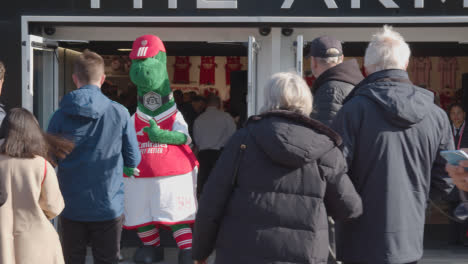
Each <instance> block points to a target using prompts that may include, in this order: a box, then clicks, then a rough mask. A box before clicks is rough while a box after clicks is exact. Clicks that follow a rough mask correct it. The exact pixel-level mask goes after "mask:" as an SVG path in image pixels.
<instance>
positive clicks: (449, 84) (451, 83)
mask: <svg viewBox="0 0 468 264" xmlns="http://www.w3.org/2000/svg"><path fill="white" fill-rule="evenodd" d="M438 70H439V72H440V88H441V89H443V88H449V89H453V90H455V89H456V86H457V71H458V62H457V58H455V57H442V58H440V59H439V67H438Z"/></svg>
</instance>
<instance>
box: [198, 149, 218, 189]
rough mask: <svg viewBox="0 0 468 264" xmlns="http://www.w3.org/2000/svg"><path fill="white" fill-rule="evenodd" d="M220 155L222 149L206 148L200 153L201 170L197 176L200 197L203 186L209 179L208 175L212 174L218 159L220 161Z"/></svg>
mask: <svg viewBox="0 0 468 264" xmlns="http://www.w3.org/2000/svg"><path fill="white" fill-rule="evenodd" d="M219 155H221V151H220V150H216V149H205V150H201V151H200V152H199V153H198V162H199V163H200V171H199V172H198V178H197V196H198V197H200V194H201V192H202V190H203V186H204V185H205V183H206V181H207V180H208V176H210V173H211V170H212V169H213V168H214V166H215V164H216V161H218V158H219Z"/></svg>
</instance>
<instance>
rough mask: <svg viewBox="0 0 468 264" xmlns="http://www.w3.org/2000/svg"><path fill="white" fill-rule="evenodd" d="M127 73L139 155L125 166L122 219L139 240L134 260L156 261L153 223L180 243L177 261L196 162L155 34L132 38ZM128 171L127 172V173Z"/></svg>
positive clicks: (184, 259) (190, 209)
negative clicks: (134, 97)
mask: <svg viewBox="0 0 468 264" xmlns="http://www.w3.org/2000/svg"><path fill="white" fill-rule="evenodd" d="M130 58H131V59H132V66H131V68H130V78H131V80H132V82H133V83H134V84H135V85H136V86H137V88H138V89H137V92H138V109H137V112H136V113H135V115H134V116H133V117H132V118H133V120H134V124H135V130H136V132H137V139H138V144H139V147H140V151H141V155H142V160H141V163H140V165H138V168H137V170H135V171H136V173H135V172H134V171H130V170H128V169H126V170H125V175H124V176H125V178H124V184H125V224H124V228H127V229H137V233H138V236H139V237H140V239H141V241H142V242H143V244H144V245H145V247H143V248H142V249H140V250H139V251H137V252H136V254H135V257H134V260H135V262H137V263H151V262H155V261H160V260H161V259H160V258H159V257H158V256H155V254H156V253H155V251H154V247H159V246H160V243H161V241H160V237H159V229H160V228H167V229H171V230H172V232H173V236H174V239H175V240H176V242H177V245H178V246H179V248H180V249H181V251H180V254H179V263H181V264H185V263H192V260H191V248H192V230H191V228H190V224H192V223H194V221H195V213H196V208H197V205H196V196H195V186H194V183H196V181H197V180H196V178H197V168H198V162H197V160H196V158H195V155H194V154H193V153H192V151H191V149H190V147H189V146H188V144H190V142H191V138H190V136H189V133H188V127H187V124H186V123H185V120H184V118H183V117H182V114H181V113H180V112H179V111H178V110H177V108H176V105H175V102H174V99H173V98H172V92H171V89H170V83H169V77H168V74H167V69H166V49H165V47H164V44H163V42H162V41H161V40H160V39H159V38H158V37H156V36H153V35H145V36H142V37H139V38H138V39H137V40H135V42H134V43H133V49H132V52H131V53H130ZM128 176H129V177H128Z"/></svg>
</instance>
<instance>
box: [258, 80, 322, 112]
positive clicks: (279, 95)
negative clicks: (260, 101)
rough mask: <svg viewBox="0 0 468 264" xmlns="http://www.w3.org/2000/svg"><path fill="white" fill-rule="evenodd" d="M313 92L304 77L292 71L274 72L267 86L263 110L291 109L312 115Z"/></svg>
mask: <svg viewBox="0 0 468 264" xmlns="http://www.w3.org/2000/svg"><path fill="white" fill-rule="evenodd" d="M312 100H313V98H312V93H311V92H310V89H309V86H307V83H306V82H305V81H304V79H303V78H302V77H301V76H299V75H297V74H296V73H292V72H280V73H276V74H274V75H273V76H272V77H271V79H270V80H269V81H268V83H267V85H266V86H265V106H264V107H263V109H262V112H268V111H271V110H278V109H282V110H290V111H294V112H298V113H301V114H303V115H306V116H308V115H310V113H311V112H312Z"/></svg>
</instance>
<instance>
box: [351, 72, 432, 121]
mask: <svg viewBox="0 0 468 264" xmlns="http://www.w3.org/2000/svg"><path fill="white" fill-rule="evenodd" d="M355 96H365V97H367V98H369V99H370V100H372V101H373V102H375V103H377V104H378V105H379V106H381V107H382V108H383V109H384V111H385V118H386V119H387V120H388V121H390V122H391V123H392V124H393V125H395V126H398V127H410V126H412V125H414V124H417V123H419V122H421V120H423V119H424V117H425V116H426V114H427V113H428V112H429V109H430V107H431V106H432V105H433V104H434V94H433V93H431V92H430V91H427V90H425V89H423V88H419V87H417V86H415V85H413V84H412V83H411V81H410V80H409V77H408V73H407V72H406V71H403V70H384V71H379V72H375V73H373V74H371V75H369V76H368V77H367V78H366V79H365V80H364V81H363V82H362V83H360V84H359V85H358V86H357V87H356V88H355Z"/></svg>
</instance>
